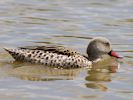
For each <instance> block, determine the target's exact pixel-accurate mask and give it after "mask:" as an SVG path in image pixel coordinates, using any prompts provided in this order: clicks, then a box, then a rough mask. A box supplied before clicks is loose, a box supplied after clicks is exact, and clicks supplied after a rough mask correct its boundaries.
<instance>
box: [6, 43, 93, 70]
mask: <svg viewBox="0 0 133 100" xmlns="http://www.w3.org/2000/svg"><path fill="white" fill-rule="evenodd" d="M6 51H8V52H9V54H11V56H12V57H13V58H14V59H15V60H19V61H24V62H31V63H38V64H43V65H45V66H51V67H58V68H80V67H90V66H91V62H90V61H89V60H88V59H87V58H85V57H84V56H82V55H81V54H80V53H78V52H76V51H74V50H72V49H68V48H65V47H61V46H37V47H23V48H18V49H6Z"/></svg>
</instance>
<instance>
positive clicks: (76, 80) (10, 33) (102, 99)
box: [0, 0, 133, 100]
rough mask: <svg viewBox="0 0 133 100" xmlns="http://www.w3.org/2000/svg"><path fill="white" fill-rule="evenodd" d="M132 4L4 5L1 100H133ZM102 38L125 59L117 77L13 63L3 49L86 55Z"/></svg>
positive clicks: (10, 0) (64, 0) (7, 1)
mask: <svg viewBox="0 0 133 100" xmlns="http://www.w3.org/2000/svg"><path fill="white" fill-rule="evenodd" d="M132 5H133V1H132V0H54V1H53V0H0V30H1V31H0V47H1V48H0V99H6V100H18V99H25V100H36V99H38V100H42V99H48V100H88V99H92V100H93V99H95V100H106V99H108V100H113V99H115V100H116V99H117V100H132V99H133V78H132V76H133V68H132V67H133V56H132V55H133V33H132V32H133V10H132V9H133V6H132ZM96 36H104V37H107V38H109V39H110V40H111V42H112V45H113V48H114V50H116V51H118V53H119V54H121V55H123V56H124V63H121V68H120V69H119V70H118V71H117V72H116V73H109V72H92V71H89V70H84V69H71V70H60V69H51V68H48V67H46V68H44V67H41V66H35V65H32V64H24V63H20V62H13V58H12V57H11V56H9V54H8V53H7V52H5V51H4V50H3V47H19V46H27V45H45V44H58V45H63V46H66V47H71V48H74V49H76V50H78V51H80V52H82V53H85V50H86V46H87V44H88V42H89V41H90V38H91V37H96Z"/></svg>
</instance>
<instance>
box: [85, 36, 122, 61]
mask: <svg viewBox="0 0 133 100" xmlns="http://www.w3.org/2000/svg"><path fill="white" fill-rule="evenodd" d="M87 54H88V59H89V60H91V61H95V60H97V59H98V58H102V57H103V55H110V56H113V57H116V58H122V57H121V56H119V55H118V54H117V53H116V52H115V51H113V50H112V47H111V43H110V41H109V40H108V39H106V38H104V37H96V38H94V39H92V40H91V41H90V43H89V45H88V47H87Z"/></svg>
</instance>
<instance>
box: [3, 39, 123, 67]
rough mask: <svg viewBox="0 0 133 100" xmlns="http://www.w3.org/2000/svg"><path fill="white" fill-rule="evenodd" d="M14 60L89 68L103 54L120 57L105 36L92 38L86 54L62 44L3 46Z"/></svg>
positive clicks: (45, 64)
mask: <svg viewBox="0 0 133 100" xmlns="http://www.w3.org/2000/svg"><path fill="white" fill-rule="evenodd" d="M4 49H5V50H6V51H7V52H8V53H9V54H10V55H11V56H12V57H13V58H14V59H15V60H16V61H22V62H30V63H34V64H42V65H44V66H50V67H57V68H64V69H67V68H83V67H87V68H91V67H92V64H93V63H94V62H98V61H99V60H101V59H102V58H103V55H109V56H112V57H115V58H118V59H119V58H122V56H120V55H118V54H117V53H116V52H115V51H114V50H113V49H112V46H111V43H110V41H109V40H108V39H107V38H105V37H95V38H93V39H92V40H91V41H90V43H89V44H88V46H87V49H86V55H83V54H82V53H80V52H78V51H76V50H74V49H71V48H66V47H63V46H55V45H45V46H25V47H18V48H12V49H11V48H4Z"/></svg>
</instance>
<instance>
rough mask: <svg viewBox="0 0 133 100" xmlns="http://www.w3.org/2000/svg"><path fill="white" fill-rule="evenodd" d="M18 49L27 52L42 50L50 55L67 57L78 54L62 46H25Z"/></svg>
mask: <svg viewBox="0 0 133 100" xmlns="http://www.w3.org/2000/svg"><path fill="white" fill-rule="evenodd" d="M19 48H20V49H29V50H43V51H48V52H52V53H57V54H62V55H68V56H72V55H76V54H80V53H79V52H77V51H75V50H73V49H70V48H66V47H63V46H49V45H48V46H26V47H19Z"/></svg>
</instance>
